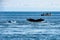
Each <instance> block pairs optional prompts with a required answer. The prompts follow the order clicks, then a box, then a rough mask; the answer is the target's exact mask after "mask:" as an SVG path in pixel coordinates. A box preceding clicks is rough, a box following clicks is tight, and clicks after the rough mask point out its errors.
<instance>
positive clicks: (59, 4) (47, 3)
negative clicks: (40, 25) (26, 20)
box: [0, 0, 60, 11]
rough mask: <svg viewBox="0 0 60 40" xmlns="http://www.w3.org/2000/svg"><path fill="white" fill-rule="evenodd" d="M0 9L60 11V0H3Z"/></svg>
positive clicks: (0, 2)
mask: <svg viewBox="0 0 60 40" xmlns="http://www.w3.org/2000/svg"><path fill="white" fill-rule="evenodd" d="M0 11H60V0H2V1H0Z"/></svg>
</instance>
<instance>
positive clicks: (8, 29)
mask: <svg viewBox="0 0 60 40" xmlns="http://www.w3.org/2000/svg"><path fill="white" fill-rule="evenodd" d="M42 13H46V12H0V40H60V12H51V15H52V16H41V14H42ZM28 18H33V19H39V18H43V19H44V22H38V23H37V22H29V21H27V19H28ZM10 20H14V21H16V22H15V23H8V21H10Z"/></svg>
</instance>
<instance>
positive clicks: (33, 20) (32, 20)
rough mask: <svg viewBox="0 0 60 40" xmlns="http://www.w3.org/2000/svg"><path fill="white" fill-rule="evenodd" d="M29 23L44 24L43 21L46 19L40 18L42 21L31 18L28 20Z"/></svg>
mask: <svg viewBox="0 0 60 40" xmlns="http://www.w3.org/2000/svg"><path fill="white" fill-rule="evenodd" d="M27 21H30V22H42V21H44V19H42V18H40V19H32V18H29V19H27Z"/></svg>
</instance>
